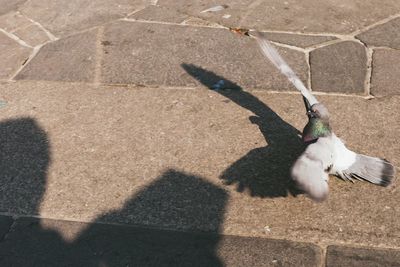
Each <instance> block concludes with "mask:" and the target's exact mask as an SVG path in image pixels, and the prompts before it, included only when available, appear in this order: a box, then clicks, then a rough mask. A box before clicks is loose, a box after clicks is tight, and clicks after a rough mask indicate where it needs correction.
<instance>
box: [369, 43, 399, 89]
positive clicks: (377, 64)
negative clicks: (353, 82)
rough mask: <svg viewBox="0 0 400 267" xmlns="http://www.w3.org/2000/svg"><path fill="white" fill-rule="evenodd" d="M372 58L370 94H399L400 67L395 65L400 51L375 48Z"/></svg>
mask: <svg viewBox="0 0 400 267" xmlns="http://www.w3.org/2000/svg"><path fill="white" fill-rule="evenodd" d="M372 58H373V60H372V64H373V72H372V78H371V94H373V95H374V96H387V95H395V94H400V68H398V67H396V66H397V65H398V62H399V60H400V51H398V50H391V49H375V50H374V53H373V55H372Z"/></svg>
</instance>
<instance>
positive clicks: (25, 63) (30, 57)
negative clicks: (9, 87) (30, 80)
mask: <svg viewBox="0 0 400 267" xmlns="http://www.w3.org/2000/svg"><path fill="white" fill-rule="evenodd" d="M47 43H49V42H46V43H44V44H41V45H37V46H35V47H34V48H33V50H32V52H31V54H30V55H29V58H28V59H27V60H26V61H25V62H24V63H23V64H22V65H21V67H19V69H18V70H17V71H16V72H15V73H14V74H13V75H12V76H11V77H10V79H9V80H10V81H15V77H17V75H18V74H19V73H20V72H21V71H22V70H23V69H24V68H25V66H27V65H28V64H29V62H31V60H32V59H33V58H34V57H35V56H36V55H37V54H38V53H39V51H40V48H42V46H44V45H46V44H47Z"/></svg>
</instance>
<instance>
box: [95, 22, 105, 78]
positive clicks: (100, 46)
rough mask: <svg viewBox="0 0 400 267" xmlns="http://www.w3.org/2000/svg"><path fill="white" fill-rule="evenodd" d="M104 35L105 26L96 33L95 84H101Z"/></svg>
mask: <svg viewBox="0 0 400 267" xmlns="http://www.w3.org/2000/svg"><path fill="white" fill-rule="evenodd" d="M103 37H104V26H101V27H99V28H98V29H97V35H96V59H95V60H96V61H95V69H94V77H93V79H94V80H93V83H94V84H95V85H100V84H101V81H100V80H101V64H102V62H103V53H104V51H103V44H102V42H103V39H104V38H103Z"/></svg>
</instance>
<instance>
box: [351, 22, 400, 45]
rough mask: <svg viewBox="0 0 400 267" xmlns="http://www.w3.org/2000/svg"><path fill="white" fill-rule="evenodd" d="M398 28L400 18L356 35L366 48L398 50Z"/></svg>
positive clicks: (399, 33) (399, 36)
mask: <svg viewBox="0 0 400 267" xmlns="http://www.w3.org/2000/svg"><path fill="white" fill-rule="evenodd" d="M399 27H400V18H395V19H393V20H390V21H388V22H386V23H384V24H381V25H378V26H376V27H374V28H372V29H370V30H368V31H365V32H363V33H361V34H359V35H357V38H358V39H360V40H361V41H363V42H364V43H365V44H367V45H368V46H378V47H379V46H383V47H390V48H394V49H400V32H399Z"/></svg>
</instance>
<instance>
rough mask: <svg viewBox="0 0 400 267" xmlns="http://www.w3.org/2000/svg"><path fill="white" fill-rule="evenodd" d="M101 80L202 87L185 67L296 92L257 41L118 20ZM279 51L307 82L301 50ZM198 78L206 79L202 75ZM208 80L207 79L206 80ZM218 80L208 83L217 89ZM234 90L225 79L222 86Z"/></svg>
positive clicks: (108, 37) (108, 36)
mask: <svg viewBox="0 0 400 267" xmlns="http://www.w3.org/2000/svg"><path fill="white" fill-rule="evenodd" d="M103 38H104V40H103V41H107V42H108V44H109V45H107V46H104V56H103V61H102V71H101V72H102V81H103V82H104V83H111V84H144V85H153V86H189V87H193V86H198V85H201V84H202V83H201V82H198V81H197V80H196V78H193V76H196V75H197V76H198V75H201V73H199V74H193V76H191V75H189V74H188V73H187V71H185V68H186V67H185V66H187V65H190V64H196V65H199V66H202V67H203V68H206V69H208V70H210V71H215V72H218V73H220V74H221V75H223V76H225V77H226V78H227V79H228V80H229V79H231V80H235V81H237V82H239V83H240V84H241V86H243V87H245V88H252V89H268V88H274V89H276V90H282V89H283V90H293V87H292V85H291V84H290V82H289V81H288V80H287V79H286V78H285V77H284V76H283V75H282V74H280V73H279V71H277V70H276V68H275V67H274V66H273V65H272V64H271V63H269V62H267V61H266V60H265V59H264V57H263V56H262V54H261V52H260V51H259V49H258V46H257V44H256V42H255V41H254V40H253V39H251V38H247V37H240V36H237V35H235V34H233V33H231V32H229V31H228V30H226V29H214V28H204V27H188V26H182V25H156V24H149V23H137V22H118V23H114V24H112V25H110V26H107V27H106V28H105V33H104V37H103ZM279 51H280V52H281V53H282V55H283V56H284V57H285V58H286V59H287V61H288V62H289V64H290V65H291V66H292V67H293V69H295V71H296V72H297V73H298V75H299V77H300V78H301V79H302V80H303V81H304V82H306V81H307V76H308V75H307V71H308V67H307V62H306V59H305V55H304V53H302V52H299V51H294V50H291V49H287V48H279ZM197 78H201V77H200V76H198V77H197ZM203 78H204V77H203ZM218 82H219V80H209V81H208V84H210V85H213V84H216V83H218ZM229 86H233V85H232V84H228V82H227V81H225V83H224V84H222V85H221V88H223V87H229Z"/></svg>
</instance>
